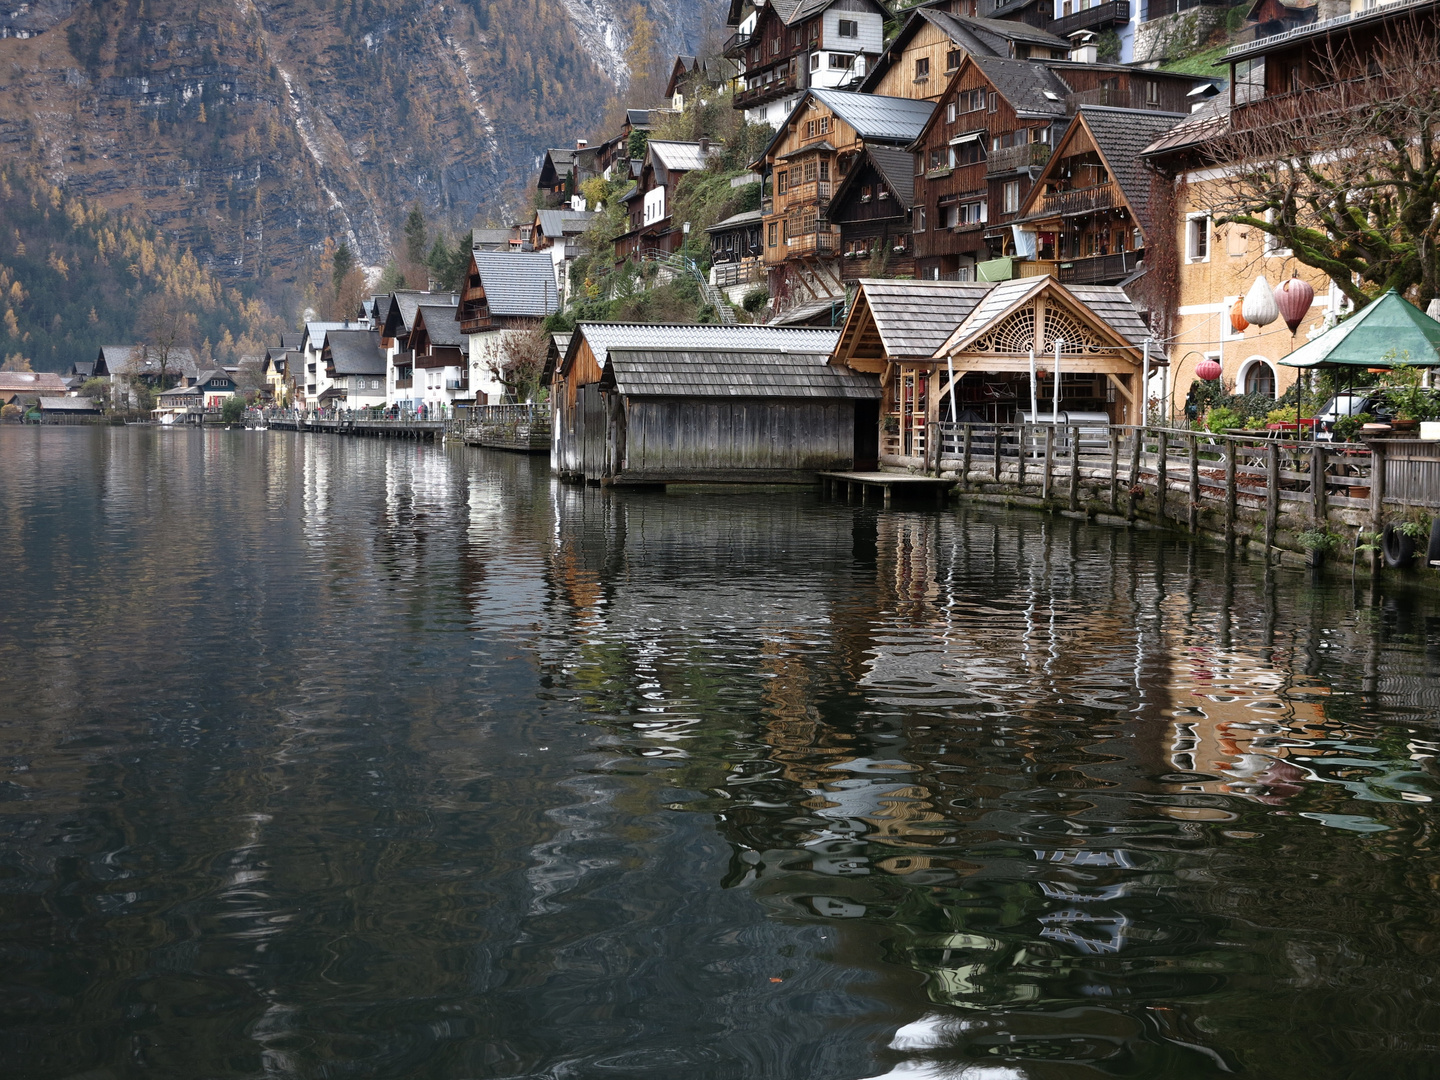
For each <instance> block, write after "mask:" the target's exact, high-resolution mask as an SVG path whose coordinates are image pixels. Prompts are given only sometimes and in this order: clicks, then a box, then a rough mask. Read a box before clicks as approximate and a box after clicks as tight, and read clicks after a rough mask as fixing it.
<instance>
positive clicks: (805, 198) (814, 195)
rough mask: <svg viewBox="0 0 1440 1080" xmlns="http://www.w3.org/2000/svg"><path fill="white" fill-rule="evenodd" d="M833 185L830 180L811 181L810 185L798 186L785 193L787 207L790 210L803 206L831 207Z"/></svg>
mask: <svg viewBox="0 0 1440 1080" xmlns="http://www.w3.org/2000/svg"><path fill="white" fill-rule="evenodd" d="M830 191H831V184H830V181H829V180H811V181H810V182H809V183H808V184H796V185H795V186H793V187H791V188H790V189H789V190H788V191H786V192H785V207H786V209H787V210H788V209H790V208H791V207H794V206H799V205H801V204H807V205H808V204H810V203H819V204H820V205H821V206H828V205H830Z"/></svg>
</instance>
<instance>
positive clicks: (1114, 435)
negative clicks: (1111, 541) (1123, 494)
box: [1110, 426, 1120, 514]
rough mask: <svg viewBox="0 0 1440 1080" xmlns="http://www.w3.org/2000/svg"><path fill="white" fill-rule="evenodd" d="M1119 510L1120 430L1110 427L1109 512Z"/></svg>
mask: <svg viewBox="0 0 1440 1080" xmlns="http://www.w3.org/2000/svg"><path fill="white" fill-rule="evenodd" d="M1119 512H1120V431H1119V429H1118V428H1115V427H1113V426H1112V427H1111V428H1110V513H1112V514H1118V513H1119Z"/></svg>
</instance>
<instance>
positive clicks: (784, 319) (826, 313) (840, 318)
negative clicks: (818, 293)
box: [765, 296, 846, 328]
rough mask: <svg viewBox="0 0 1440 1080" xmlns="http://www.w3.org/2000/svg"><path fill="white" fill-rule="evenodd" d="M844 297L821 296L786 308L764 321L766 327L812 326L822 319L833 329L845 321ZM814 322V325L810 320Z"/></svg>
mask: <svg viewBox="0 0 1440 1080" xmlns="http://www.w3.org/2000/svg"><path fill="white" fill-rule="evenodd" d="M845 304H846V301H845V297H843V296H822V297H820V298H819V299H818V300H807V301H806V302H805V303H803V304H796V305H795V306H794V307H790V308H786V309H785V310H784V311H781V312H778V313H777V314H774V315H772V316H770V318H768V319H766V320H765V325H766V326H812V325H817V324H819V323H820V321H821V320H822V319H823V320H824V321H825V322H826V323H828V324H830V325H831V326H834V327H837V328H838V327H839V326H840V324H842V323H843V322H844V321H845ZM812 319H813V320H815V321H814V323H812V322H811V320H812Z"/></svg>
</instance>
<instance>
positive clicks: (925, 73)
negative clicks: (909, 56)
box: [915, 56, 930, 82]
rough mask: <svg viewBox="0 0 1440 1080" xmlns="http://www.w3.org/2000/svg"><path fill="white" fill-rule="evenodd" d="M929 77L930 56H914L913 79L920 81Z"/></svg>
mask: <svg viewBox="0 0 1440 1080" xmlns="http://www.w3.org/2000/svg"><path fill="white" fill-rule="evenodd" d="M929 77H930V58H929V57H928V56H917V57H916V58H915V81H916V82H920V81H921V80H923V79H928V78H929Z"/></svg>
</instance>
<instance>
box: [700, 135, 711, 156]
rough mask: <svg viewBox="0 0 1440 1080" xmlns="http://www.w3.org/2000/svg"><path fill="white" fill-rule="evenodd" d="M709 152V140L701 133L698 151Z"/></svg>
mask: <svg viewBox="0 0 1440 1080" xmlns="http://www.w3.org/2000/svg"><path fill="white" fill-rule="evenodd" d="M709 152H710V140H709V139H707V138H705V136H703V135H702V136H700V153H702V154H708V153H709Z"/></svg>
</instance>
